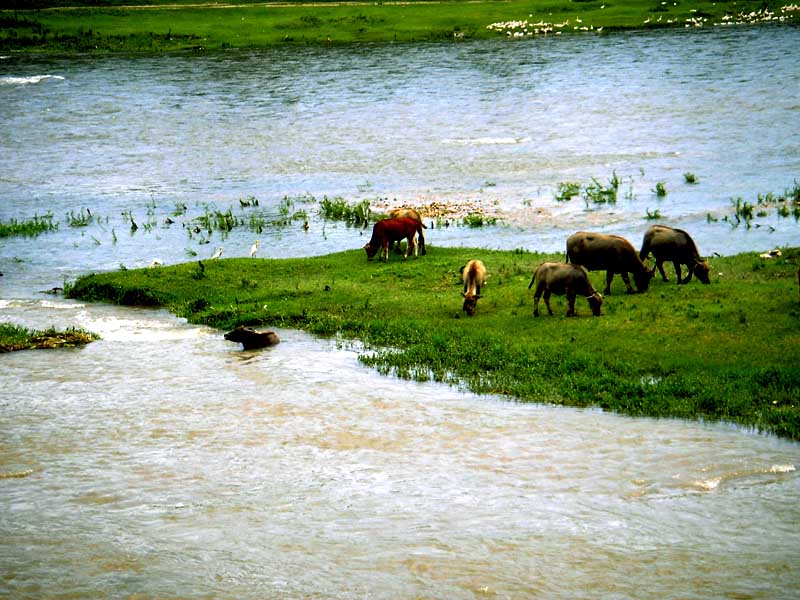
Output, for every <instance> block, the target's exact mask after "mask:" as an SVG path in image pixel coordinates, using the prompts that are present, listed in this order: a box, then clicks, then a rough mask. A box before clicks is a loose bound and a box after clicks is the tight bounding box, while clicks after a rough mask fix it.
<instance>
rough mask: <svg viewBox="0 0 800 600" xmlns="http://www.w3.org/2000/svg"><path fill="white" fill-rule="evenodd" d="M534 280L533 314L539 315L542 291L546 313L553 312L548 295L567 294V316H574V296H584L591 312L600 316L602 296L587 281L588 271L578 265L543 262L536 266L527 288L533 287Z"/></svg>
mask: <svg viewBox="0 0 800 600" xmlns="http://www.w3.org/2000/svg"><path fill="white" fill-rule="evenodd" d="M534 282H536V291H535V293H534V296H533V316H534V317H538V316H539V298H541V297H542V294H543V293H544V303H545V305H546V306H547V312H548V314H550V315H552V314H553V309H552V308H550V295H551V294H557V295H559V296H563V295H566V296H567V304H568V308H567V316H568V317H575V316H577V314H578V313H577V312H576V311H575V298H576V297H577V296H584V297H585V298H586V299H587V300H588V301H589V306H590V307H591V309H592V314H593V315H594V316H595V317H599V316H600V306H602V304H603V297H602V296H601V295H600V294H598V293H597V291H596V290H595V289H594V287H593V286H592V282H591V281H589V272H588V271H587V270H586V269H585V268H584V267H581V266H579V265H574V264H573V265H571V264H568V263H557V262H545V263H542V264H541V265H539V266H538V267H537V268H536V271H534V273H533V277H532V278H531V282H530V284H528V289H531V287H533V283H534Z"/></svg>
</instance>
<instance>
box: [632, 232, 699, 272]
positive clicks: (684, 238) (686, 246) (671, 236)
mask: <svg viewBox="0 0 800 600" xmlns="http://www.w3.org/2000/svg"><path fill="white" fill-rule="evenodd" d="M651 252H652V253H653V256H654V257H655V259H656V268H658V271H659V272H660V273H661V278H662V279H663V280H664V281H669V280H668V279H667V274H666V273H664V261H670V262H672V264H673V265H674V266H675V274H676V275H677V276H678V283H679V284H680V283H689V282H690V281H691V280H692V275H693V274H694V275H697V278H698V279H699V280H700V281H702V282H703V283H711V281H710V280H709V278H708V263H707V262H706V261H704V260H703V259H702V257H701V256H700V253H699V252H698V251H697V246H696V245H695V243H694V240H693V239H692V238H691V236H690V235H689V234H688V233H686V232H685V231H683V230H682V229H673V228H672V227H667V226H666V225H651V226H650V227H648V228H647V231H645V232H644V239H643V240H642V249H641V250H640V251H639V258H640V259H642V260H644V259H645V258H647V256H648V254H650V253H651ZM681 265H686V268H687V270H688V271H689V273H688V274H687V275H686V278H685V279H681Z"/></svg>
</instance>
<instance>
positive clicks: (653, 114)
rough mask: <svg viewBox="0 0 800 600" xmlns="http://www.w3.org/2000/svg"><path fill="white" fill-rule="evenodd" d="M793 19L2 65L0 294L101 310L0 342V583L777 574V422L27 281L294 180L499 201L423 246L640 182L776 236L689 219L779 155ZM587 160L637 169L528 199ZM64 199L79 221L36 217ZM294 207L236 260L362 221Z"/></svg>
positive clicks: (547, 590) (741, 592) (787, 528)
mask: <svg viewBox="0 0 800 600" xmlns="http://www.w3.org/2000/svg"><path fill="white" fill-rule="evenodd" d="M765 32H766V33H765ZM798 41H800V34H798V31H797V29H794V28H772V29H768V30H764V29H761V28H753V29H746V30H739V31H736V32H729V31H726V32H697V33H691V34H690V33H685V32H682V31H681V32H665V33H659V34H655V35H647V36H644V35H641V34H625V35H620V36H601V37H595V36H591V37H589V36H587V37H579V38H571V39H564V40H554V39H551V40H546V41H543V43H541V44H537V43H533V44H531V43H526V44H514V43H501V44H483V43H482V44H465V45H453V46H447V45H442V46H419V47H403V48H395V47H390V48H381V47H362V48H349V49H308V50H300V51H295V50H292V51H291V52H287V51H284V50H273V51H269V52H227V53H220V54H218V55H213V56H169V57H163V56H159V57H109V58H95V57H84V58H69V59H66V58H64V59H61V58H58V57H46V58H38V57H37V58H30V57H25V58H20V57H14V58H4V59H0V117H2V131H0V146H1V147H2V151H3V155H2V158H0V160H1V161H2V163H0V164H2V172H1V173H0V198H2V201H0V219H1V220H3V221H6V220H8V219H10V218H17V219H23V218H28V217H30V216H32V215H33V214H34V213H37V214H40V215H41V214H44V213H45V212H47V211H51V212H52V213H53V215H54V217H55V220H57V221H58V222H59V228H58V230H57V231H55V232H52V233H48V234H44V235H42V236H39V237H37V238H34V239H30V238H7V239H4V240H2V241H0V272H2V273H3V276H2V277H0V321H11V322H14V323H19V324H22V325H26V326H28V327H35V328H46V327H49V326H51V325H54V326H56V327H66V326H70V325H77V326H80V327H84V328H86V329H89V330H92V331H95V332H97V333H99V334H100V335H101V336H102V339H101V340H100V341H98V342H95V343H92V344H90V345H88V346H86V347H85V348H82V349H70V350H55V351H35V352H16V353H11V354H5V355H0V597H9V598H62V597H70V598H96V597H114V598H127V597H137V598H242V599H247V598H253V599H260V598H291V599H301V598H386V599H396V598H441V599H445V598H446V599H458V598H598V597H604V598H637V599H638V598H659V599H660V598H708V597H715V598H770V599H772V598H792V597H796V591H797V589H800V574H799V573H798V571H797V565H798V564H800V527H798V523H800V505H799V504H798V502H797V499H798V498H799V497H800V477H799V476H798V473H797V467H798V465H800V446H798V444H795V443H791V442H788V441H786V440H781V439H777V438H775V437H773V436H765V435H760V434H756V433H753V432H750V431H746V430H742V429H741V428H737V427H732V426H729V425H726V424H706V423H698V422H686V421H677V420H653V419H633V418H627V417H620V416H616V415H611V414H606V413H603V412H601V411H597V410H575V409H569V408H563V407H555V406H550V405H547V404H519V403H515V402H513V401H511V400H509V399H507V398H494V397H486V396H476V395H474V394H470V393H465V392H463V391H462V390H459V389H456V388H452V387H446V386H441V385H437V384H434V383H424V384H423V383H415V382H407V381H400V380H397V379H393V378H388V377H381V376H379V375H378V374H376V373H375V372H373V371H371V370H370V369H368V368H366V367H363V366H361V365H360V364H359V363H358V361H357V353H358V351H359V347H358V346H357V344H351V343H345V342H342V341H336V340H321V339H317V338H314V337H311V336H309V335H306V334H304V333H301V332H296V331H291V330H281V331H279V332H278V333H279V335H280V336H281V339H282V342H281V344H279V345H278V346H275V347H274V348H271V349H268V350H265V351H260V352H243V351H242V350H240V347H239V346H238V345H235V344H232V343H229V342H226V341H225V340H224V339H223V338H222V334H221V332H219V331H215V330H212V329H208V328H203V327H196V326H193V325H189V324H187V323H185V322H184V321H182V320H181V319H177V318H175V317H174V316H172V315H170V314H168V313H166V312H163V311H157V310H142V309H132V308H123V307H110V306H98V305H88V304H80V303H74V302H69V301H65V300H63V299H61V298H60V297H59V296H49V295H43V294H40V293H39V291H41V290H45V289H49V288H50V287H54V286H59V285H61V284H62V283H63V281H64V279H69V278H72V277H75V276H76V275H77V274H80V273H84V272H87V271H91V270H106V269H114V268H118V267H119V265H120V264H124V265H127V266H129V267H135V266H144V265H146V264H147V263H148V262H149V261H150V260H152V259H153V258H154V257H159V258H161V259H163V260H164V261H165V262H167V263H172V262H179V261H185V260H194V259H196V258H198V257H199V258H204V257H207V256H210V254H211V251H212V250H213V248H214V247H217V246H219V245H224V246H225V252H226V253H225V255H224V256H243V255H245V254H246V252H247V249H248V248H249V245H250V243H251V242H252V241H253V238H254V237H256V235H255V234H254V232H253V231H250V230H248V229H247V228H238V229H235V230H234V231H232V232H231V233H230V234H229V235H228V236H226V237H224V238H222V237H220V236H219V233H218V232H214V233H213V234H212V235H211V236H209V237H210V239H204V240H201V239H200V238H199V237H198V236H192V235H190V234H189V233H188V232H187V229H189V230H191V228H192V225H193V223H194V221H193V219H195V218H196V217H197V216H198V215H199V214H202V213H203V212H204V211H205V210H207V209H208V207H209V206H210V205H213V207H214V208H215V209H223V210H227V208H228V207H233V209H234V210H235V211H236V214H243V215H245V216H247V215H250V214H253V212H255V209H253V208H252V207H251V208H247V209H244V208H241V207H240V206H239V202H238V200H239V199H240V198H247V197H250V196H257V197H258V198H259V200H260V207H259V208H258V211H260V213H263V214H265V215H267V216H269V217H270V218H271V217H272V216H277V215H278V208H279V205H280V201H281V199H282V198H283V197H284V196H286V195H289V196H292V197H299V196H301V195H303V194H311V195H313V196H315V197H317V198H318V197H321V196H323V195H325V194H329V195H342V196H344V197H346V198H347V199H348V200H355V199H358V198H375V197H389V198H392V199H393V198H397V199H398V201H412V202H413V201H428V200H446V201H455V202H461V201H465V202H472V203H475V204H476V205H480V206H482V207H486V208H489V209H494V210H500V211H502V212H503V214H504V215H506V216H507V217H508V222H507V223H505V224H501V225H499V226H496V227H489V228H479V229H477V230H475V229H471V228H466V227H459V226H452V227H449V228H433V229H432V230H431V231H430V232H429V234H428V236H429V240H430V247H431V251H433V252H435V246H436V244H449V245H456V244H457V245H466V246H478V247H480V246H483V247H502V248H515V247H520V246H522V247H526V248H528V249H541V250H559V249H560V248H561V246H562V244H563V237H564V235H565V233H566V232H568V231H571V230H573V229H576V228H590V227H592V228H594V227H596V228H601V229H604V230H610V229H615V230H617V231H623V232H625V233H626V234H628V235H630V237H631V239H633V240H634V243H638V242H637V241H636V240H637V238H638V236H639V235H640V234H641V231H643V229H644V227H646V225H647V222H646V221H644V220H643V219H642V214H643V213H644V210H645V208H650V209H655V208H659V209H660V210H661V212H662V213H665V214H666V215H668V216H669V217H670V219H668V220H667V222H670V223H673V224H678V225H682V226H687V227H689V226H691V227H692V231H693V233H695V234H696V235H695V238H696V239H697V240H698V243H699V244H700V246H701V251H703V250H704V249H707V250H706V252H707V253H709V254H710V253H711V251H712V250H719V252H720V253H723V254H724V253H732V252H737V251H740V250H750V249H767V248H768V247H773V246H775V245H779V244H782V243H790V242H792V241H795V245H796V239H797V238H796V232H797V229H796V227H797V225H796V223H795V222H794V221H792V220H791V219H790V220H786V219H779V218H775V217H772V216H770V217H764V218H762V219H761V221H762V222H763V226H762V227H752V228H751V229H750V230H743V229H741V228H739V229H734V228H732V227H731V226H730V225H728V224H724V223H721V222H708V220H707V218H706V215H707V213H709V212H712V213H714V214H717V215H718V216H722V215H723V214H724V213H725V211H726V210H728V207H729V204H730V202H729V200H730V196H731V195H736V196H739V195H742V196H745V197H746V198H747V199H748V200H750V201H754V200H755V195H756V194H758V193H766V192H769V191H773V192H781V191H783V188H784V187H786V186H789V185H791V184H792V183H793V180H792V178H793V177H794V176H796V175H797V172H798V166H799V162H798V161H800V158H798V157H800V152H799V151H798V143H799V142H798V140H799V139H800V137H799V136H798V129H797V123H798V121H797V111H798V103H797V94H796V93H792V90H794V91H796V90H797V89H798V81H800V74H798V71H797V68H796V63H795V61H794V55H795V53H794V52H791V51H790V50H791V49H794V48H796V47H797V43H798ZM767 66H768V67H769V68H767ZM44 75H48V76H49V77H43V76H44ZM613 170H616V171H617V172H618V173H619V174H620V175H622V176H623V177H629V178H630V182H629V183H626V184H624V185H630V187H631V190H632V196H635V197H632V198H630V199H628V200H626V199H624V198H622V197H621V198H620V200H619V201H618V203H617V205H615V206H612V207H608V206H605V207H600V208H598V207H587V206H585V205H584V203H583V201H582V200H580V199H576V200H573V201H571V202H570V203H566V204H563V203H557V202H555V201H554V200H553V199H552V191H553V189H554V188H555V187H556V185H557V184H558V183H559V182H561V181H568V180H572V179H576V180H579V181H587V180H590V178H591V177H593V176H594V177H598V178H603V179H606V178H607V177H608V176H610V175H611V173H612V171H613ZM685 171H695V172H696V173H697V175H698V177H699V178H700V183H699V184H697V185H694V186H689V185H683V184H682V183H681V181H682V178H683V173H684V172H685ZM658 180H665V181H667V182H668V186H669V188H670V189H671V192H670V194H669V195H668V196H667V197H666V198H664V199H662V200H657V199H656V198H654V197H653V196H652V195H651V194H649V193H648V191H649V189H650V188H651V187H652V186H653V185H654V182H655V181H658ZM182 203H185V204H186V206H187V209H186V212H185V213H184V214H182V215H173V213H174V212H175V210H174V209H175V207H176V205H178V204H182ZM303 207H304V205H302V203H300V202H298V203H297V208H303ZM85 208H89V209H90V210H91V211H92V214H93V216H94V217H95V218H94V219H93V220H92V222H91V223H88V224H86V225H85V226H82V227H74V226H70V225H69V224H67V222H66V215H67V214H68V213H70V212H72V213H73V214H75V213H78V212H79V211H81V210H82V209H85ZM305 208H307V209H308V212H309V214H308V217H309V221H310V230H309V231H308V232H306V231H304V230H303V229H302V228H301V227H300V226H299V224H298V223H294V224H292V225H289V226H280V227H270V228H268V229H266V230H265V231H263V232H261V233H259V234H258V236H259V237H260V238H261V240H262V252H261V254H260V255H261V256H277V257H280V256H297V255H308V254H323V253H326V252H331V251H334V250H339V249H342V248H354V247H359V246H361V245H362V244H363V239H362V238H361V236H360V235H359V232H358V231H357V230H353V229H351V228H348V227H346V226H344V225H342V224H336V223H330V222H325V221H324V220H323V219H321V218H319V217H318V215H317V214H316V212H315V208H314V206H313V205H311V204H309V205H308V206H306V207H305ZM123 211H130V212H131V213H133V214H134V216H135V217H136V219H137V220H138V222H139V224H140V227H139V229H138V230H137V231H135V232H130V231H129V221H127V220H126V219H125V218H124V217H123V216H122V212H123ZM170 216H172V218H173V219H174V221H175V222H174V223H173V224H172V225H167V224H166V223H165V220H166V218H167V217H170ZM148 222H150V223H152V225H151V226H150V227H148V228H145V227H144V224H145V223H148ZM770 227H771V228H772V229H773V231H770ZM202 242H208V243H202ZM454 293H457V290H454Z"/></svg>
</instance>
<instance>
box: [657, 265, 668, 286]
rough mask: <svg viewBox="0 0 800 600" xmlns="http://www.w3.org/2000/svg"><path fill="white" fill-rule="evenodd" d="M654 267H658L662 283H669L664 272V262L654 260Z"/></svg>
mask: <svg viewBox="0 0 800 600" xmlns="http://www.w3.org/2000/svg"><path fill="white" fill-rule="evenodd" d="M656 267H658V272H659V273H661V279H663V280H664V281H669V278H668V277H667V274H666V273H665V272H664V261H663V260H656Z"/></svg>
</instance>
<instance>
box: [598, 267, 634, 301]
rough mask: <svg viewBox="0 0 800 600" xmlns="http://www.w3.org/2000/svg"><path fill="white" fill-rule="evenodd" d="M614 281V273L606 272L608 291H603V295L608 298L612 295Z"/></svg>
mask: <svg viewBox="0 0 800 600" xmlns="http://www.w3.org/2000/svg"><path fill="white" fill-rule="evenodd" d="M612 279H614V271H606V289H604V290H603V294H604V295H606V296H608V295H609V294H610V293H611V280H612ZM629 285H630V284H629Z"/></svg>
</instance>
